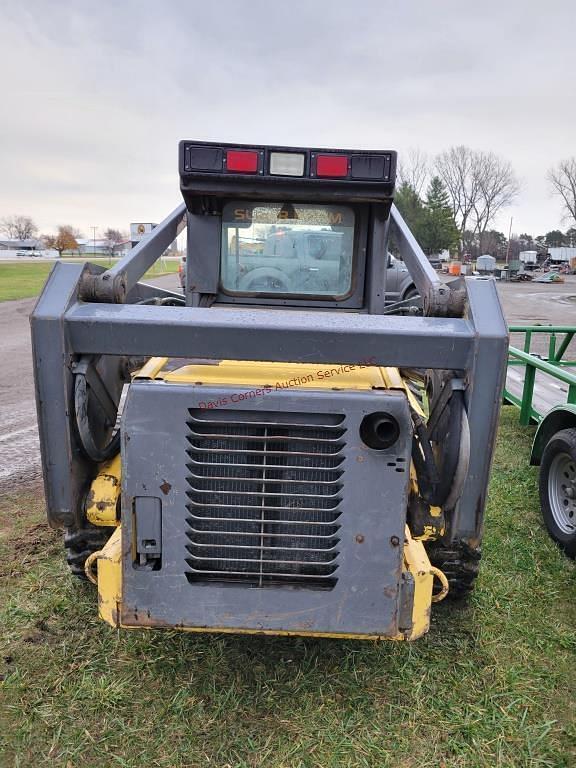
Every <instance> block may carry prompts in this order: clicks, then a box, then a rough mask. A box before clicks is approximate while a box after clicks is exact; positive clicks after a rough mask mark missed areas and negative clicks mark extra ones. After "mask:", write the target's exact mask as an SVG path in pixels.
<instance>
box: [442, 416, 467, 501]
mask: <svg viewBox="0 0 576 768" xmlns="http://www.w3.org/2000/svg"><path fill="white" fill-rule="evenodd" d="M469 467H470V423H469V422H468V414H467V413H466V408H463V409H462V425H461V429H460V451H459V453H458V464H457V466H456V472H455V473H454V480H453V482H452V488H451V489H450V493H449V494H448V498H447V499H446V502H445V503H444V507H445V508H446V509H453V508H454V507H455V506H456V502H457V501H458V499H459V498H460V496H461V495H462V491H463V490H464V483H465V482H466V478H467V476H468V468H469Z"/></svg>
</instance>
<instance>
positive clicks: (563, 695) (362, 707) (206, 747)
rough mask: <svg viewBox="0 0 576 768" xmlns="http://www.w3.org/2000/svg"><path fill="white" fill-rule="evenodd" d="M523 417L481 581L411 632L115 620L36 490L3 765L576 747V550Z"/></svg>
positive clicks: (20, 575)
mask: <svg viewBox="0 0 576 768" xmlns="http://www.w3.org/2000/svg"><path fill="white" fill-rule="evenodd" d="M515 418H516V413H515V412H514V411H513V410H512V409H505V413H504V416H503V418H502V423H501V430H500V438H499V443H498V450H497V455H496V461H495V468H494V476H493V481H492V486H491V494H490V501H489V508H488V513H487V519H486V538H485V546H484V562H483V566H482V573H481V576H480V580H479V584H478V588H477V590H476V591H475V593H474V595H473V597H472V599H471V600H470V602H469V604H468V605H467V606H460V607H459V608H458V609H456V608H454V606H450V605H448V604H446V603H444V604H442V605H440V606H438V607H437V608H436V609H435V610H434V613H433V623H432V628H431V631H430V633H429V634H428V635H427V636H426V637H425V638H423V639H422V640H420V641H418V642H416V643H415V644H411V645H408V644H401V643H372V642H364V643H363V642H345V641H336V640H312V639H309V638H263V637H242V636H237V637H235V636H213V635H187V634H184V633H177V632H154V631H121V632H117V631H114V630H112V629H110V628H109V627H108V626H107V625H105V624H103V623H101V622H100V621H99V620H98V619H97V616H96V595H95V592H94V590H93V589H92V588H91V587H90V585H85V584H81V583H78V582H74V581H73V580H72V579H71V578H70V577H69V576H68V575H67V573H66V568H65V565H64V562H63V555H62V550H61V547H60V543H59V541H57V540H56V539H52V538H51V536H52V534H51V532H49V531H47V532H46V531H43V530H42V529H41V528H35V526H38V525H40V524H41V520H40V519H39V517H38V516H39V515H40V514H41V503H40V502H39V501H38V499H36V502H35V503H34V502H33V501H31V500H30V497H29V496H28V497H27V498H28V501H27V502H25V503H23V505H22V514H21V516H20V517H18V515H14V519H15V520H16V521H17V523H15V529H13V530H15V534H14V535H15V536H16V538H17V539H18V540H19V541H21V542H22V546H23V547H24V550H25V558H30V559H29V560H26V567H25V568H19V569H18V570H17V572H14V573H13V575H9V576H8V577H7V578H4V579H2V580H0V589H3V592H2V594H1V596H0V623H1V626H2V628H3V631H2V636H1V640H0V674H1V675H3V682H2V683H1V685H2V690H1V692H0V696H1V697H2V698H1V703H0V755H2V757H0V764H1V765H2V768H4V766H7V767H10V766H26V767H27V766H29V765H33V764H34V765H35V764H38V765H51V766H52V765H54V766H62V768H76V767H77V766H83V767H85V766H86V767H88V768H92V767H94V768H96V767H98V768H100V766H125V767H132V766H134V767H135V766H139V767H140V766H153V767H154V768H175V767H177V766H186V767H190V768H195V767H196V766H218V767H219V768H220V766H222V768H224V767H225V766H230V767H231V768H232V767H233V768H257V767H260V766H261V767H262V768H264V767H266V768H268V767H269V766H274V768H300V767H302V768H336V766H338V768H341V767H342V766H344V767H345V768H346V767H348V766H350V768H352V767H354V768H355V767H356V766H369V767H370V768H372V767H374V768H382V767H384V768H386V766H393V767H394V768H438V767H439V766H443V768H469V767H472V768H475V767H476V766H478V767H479V768H495V767H498V768H500V767H502V768H504V767H506V768H507V767H512V766H521V767H523V768H524V767H526V768H528V767H530V768H537V767H538V768H541V767H542V766H549V768H563V767H564V768H569V766H572V765H574V764H576V751H575V750H574V745H575V744H576V727H575V722H576V713H575V709H574V697H573V690H574V685H575V683H576V673H575V670H576V633H575V627H576V611H575V601H574V594H575V592H574V587H575V578H576V573H575V565H574V563H573V562H571V561H569V560H568V559H566V558H565V557H564V556H563V555H562V554H561V553H560V552H559V551H558V549H557V548H556V547H555V546H554V544H553V543H552V542H551V541H550V540H549V539H548V537H547V535H546V533H545V531H544V530H543V527H542V524H541V521H540V514H539V510H538V501H537V486H536V478H537V470H536V469H535V468H531V467H529V465H528V455H529V446H530V438H531V435H530V431H529V430H524V429H522V428H520V427H518V426H517V425H516V423H515ZM11 504H17V499H16V498H15V499H14V500H13V501H12V502H11ZM4 509H5V506H4V505H3V506H2V510H4ZM12 509H13V507H12ZM26 527H29V528H30V539H26V538H25V537H23V536H22V534H23V532H24V529H25V528H26ZM45 535H46V539H45V542H46V551H45V552H44V554H43V553H42V552H41V551H40V552H38V546H40V550H41V548H42V545H39V544H38V543H37V541H36V540H37V539H41V538H43V537H44V536H45ZM26 541H28V542H29V549H27V550H26V544H25V542H26ZM1 546H2V547H3V550H2V551H3V552H5V551H6V550H5V546H6V538H4V539H3V540H2V545H1ZM2 750H3V751H2Z"/></svg>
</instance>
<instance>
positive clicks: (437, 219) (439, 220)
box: [418, 176, 459, 253]
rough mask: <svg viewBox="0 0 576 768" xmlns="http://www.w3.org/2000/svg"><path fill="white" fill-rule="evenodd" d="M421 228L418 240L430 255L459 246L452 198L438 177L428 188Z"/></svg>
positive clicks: (435, 177)
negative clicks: (451, 202) (451, 203)
mask: <svg viewBox="0 0 576 768" xmlns="http://www.w3.org/2000/svg"><path fill="white" fill-rule="evenodd" d="M420 226H421V229H420V237H419V238H418V240H419V242H420V245H421V246H422V248H423V249H424V250H425V251H427V252H428V253H439V252H440V251H443V250H444V249H445V248H447V249H451V248H454V247H455V246H457V245H458V239H459V232H458V227H457V226H456V222H455V221H454V216H453V214H452V207H451V205H450V197H449V195H448V192H447V190H446V187H445V186H444V184H443V182H442V180H441V179H440V178H439V177H438V176H434V178H433V179H432V180H431V181H430V185H429V186H428V191H427V193H426V202H425V205H424V209H423V217H422V221H421V225H420Z"/></svg>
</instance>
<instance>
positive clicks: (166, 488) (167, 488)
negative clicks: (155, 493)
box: [160, 480, 172, 496]
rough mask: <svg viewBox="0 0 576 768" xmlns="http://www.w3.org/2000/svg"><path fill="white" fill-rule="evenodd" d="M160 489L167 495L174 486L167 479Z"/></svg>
mask: <svg viewBox="0 0 576 768" xmlns="http://www.w3.org/2000/svg"><path fill="white" fill-rule="evenodd" d="M160 490H161V491H162V493H163V494H164V496H167V495H168V494H169V493H170V491H171V490H172V486H171V485H170V483H169V482H168V481H167V480H164V482H163V483H162V485H161V486H160Z"/></svg>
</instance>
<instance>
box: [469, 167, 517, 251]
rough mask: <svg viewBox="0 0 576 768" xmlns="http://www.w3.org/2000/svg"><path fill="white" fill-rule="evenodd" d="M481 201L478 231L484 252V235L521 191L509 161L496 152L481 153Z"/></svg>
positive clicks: (476, 211) (477, 207) (477, 212)
mask: <svg viewBox="0 0 576 768" xmlns="http://www.w3.org/2000/svg"><path fill="white" fill-rule="evenodd" d="M475 168H476V173H477V175H478V190H479V195H478V200H476V201H475V203H474V206H473V210H474V219H475V231H476V232H477V234H478V245H479V248H480V251H482V244H483V239H484V234H485V232H486V230H487V229H488V227H489V226H490V224H492V223H493V221H494V219H495V217H496V215H497V214H498V213H499V212H500V210H501V209H502V208H505V207H506V206H507V205H510V204H511V203H512V201H513V200H514V198H515V197H516V196H517V194H518V192H519V191H520V184H519V183H518V179H517V178H516V174H515V173H514V170H513V169H512V166H511V165H510V163H509V162H508V161H507V160H504V159H503V158H501V157H498V156H497V155H495V154H494V153H493V152H477V153H476V163H475Z"/></svg>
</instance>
